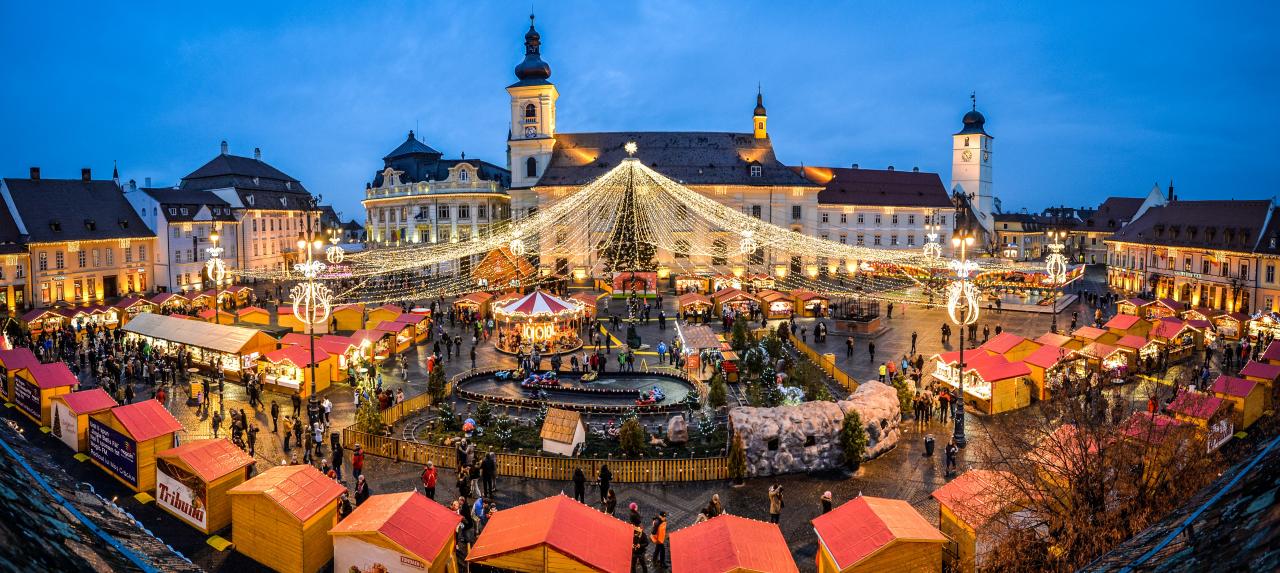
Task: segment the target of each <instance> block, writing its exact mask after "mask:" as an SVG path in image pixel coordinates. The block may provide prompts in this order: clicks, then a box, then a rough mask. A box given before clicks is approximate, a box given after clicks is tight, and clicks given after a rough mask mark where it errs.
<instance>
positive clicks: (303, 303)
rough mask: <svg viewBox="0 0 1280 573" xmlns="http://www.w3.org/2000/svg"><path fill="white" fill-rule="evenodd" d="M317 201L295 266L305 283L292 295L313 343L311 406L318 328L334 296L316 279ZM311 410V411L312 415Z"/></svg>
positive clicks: (318, 268) (320, 245) (311, 207)
mask: <svg viewBox="0 0 1280 573" xmlns="http://www.w3.org/2000/svg"><path fill="white" fill-rule="evenodd" d="M316 203H317V201H316V199H315V198H314V197H311V198H309V200H308V204H307V209H306V210H305V211H304V212H305V213H306V217H307V228H306V234H305V235H303V236H302V237H301V238H299V239H298V260H299V262H298V263H296V264H294V265H293V268H294V270H295V271H298V272H300V273H302V276H303V278H305V279H306V282H302V283H299V284H297V285H294V287H293V289H291V290H290V291H289V294H290V296H291V297H292V298H293V315H294V317H295V318H297V319H298V320H299V321H300V322H302V323H303V324H305V325H307V335H308V338H309V339H310V342H311V366H310V367H311V383H310V392H309V393H308V394H309V395H308V398H307V402H308V406H310V404H314V403H315V402H316V401H317V400H316V325H317V324H324V323H325V321H327V320H328V319H329V311H330V301H331V299H332V297H333V294H332V293H331V292H330V291H329V287H326V286H324V285H323V284H316V277H317V276H319V275H320V273H321V272H323V271H324V269H325V264H324V263H323V262H321V261H319V260H316V258H315V257H314V253H315V252H316V251H319V250H320V249H323V248H324V241H323V240H321V239H319V238H317V237H316V229H314V228H313V227H312V224H311V219H312V213H314V212H316ZM310 409H311V408H310V407H308V411H310Z"/></svg>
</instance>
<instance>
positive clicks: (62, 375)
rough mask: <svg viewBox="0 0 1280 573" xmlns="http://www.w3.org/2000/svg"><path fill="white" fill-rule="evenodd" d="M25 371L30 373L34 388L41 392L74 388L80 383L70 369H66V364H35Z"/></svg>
mask: <svg viewBox="0 0 1280 573" xmlns="http://www.w3.org/2000/svg"><path fill="white" fill-rule="evenodd" d="M27 371H28V372H30V373H31V378H33V379H35V382H36V386H39V387H40V389H41V390H48V389H50V388H62V387H64V386H75V385H76V384H79V383H80V381H79V380H77V379H76V375H75V374H72V373H71V369H70V368H67V363H66V362H49V363H47V364H37V365H33V366H31V367H30V368H28V369H27Z"/></svg>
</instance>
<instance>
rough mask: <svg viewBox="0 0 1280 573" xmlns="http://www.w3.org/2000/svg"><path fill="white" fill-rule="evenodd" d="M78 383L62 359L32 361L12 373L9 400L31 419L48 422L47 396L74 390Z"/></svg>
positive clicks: (49, 398) (48, 403) (42, 424)
mask: <svg viewBox="0 0 1280 573" xmlns="http://www.w3.org/2000/svg"><path fill="white" fill-rule="evenodd" d="M79 384H80V381H79V380H77V379H76V375H75V374H72V373H71V369H70V368H67V364H66V363H65V362H50V363H48V364H32V365H30V366H28V367H26V368H22V369H19V370H17V371H16V372H14V374H13V403H14V404H16V405H17V406H18V411H19V412H22V414H23V415H25V416H26V417H28V418H30V419H31V421H33V422H35V423H37V424H39V425H41V426H48V425H49V423H50V420H52V419H53V415H52V413H51V412H50V411H49V410H50V407H51V406H50V402H49V400H51V399H52V398H53V397H54V396H60V395H62V394H70V393H72V392H74V391H75V389H76V387H77V386H79Z"/></svg>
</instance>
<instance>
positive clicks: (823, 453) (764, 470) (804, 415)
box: [729, 382, 901, 476]
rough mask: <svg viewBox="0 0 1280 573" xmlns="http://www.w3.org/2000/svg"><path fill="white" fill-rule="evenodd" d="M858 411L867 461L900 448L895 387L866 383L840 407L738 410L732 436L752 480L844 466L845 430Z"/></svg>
mask: <svg viewBox="0 0 1280 573" xmlns="http://www.w3.org/2000/svg"><path fill="white" fill-rule="evenodd" d="M851 409H852V410H856V411H857V412H858V414H859V415H860V416H861V417H862V423H863V424H864V425H865V426H866V430H867V452H866V455H865V457H864V459H871V458H874V457H876V456H878V455H880V454H882V453H884V452H886V451H889V450H890V449H893V447H894V446H895V445H897V443H898V438H899V436H900V430H899V428H898V422H899V420H900V419H901V412H900V411H899V406H898V393H897V390H895V389H894V388H893V387H892V386H889V385H886V384H882V383H880V382H866V383H864V384H862V385H860V386H858V389H857V390H855V391H854V393H853V394H852V395H850V396H849V399H848V400H841V401H839V402H804V403H801V404H797V405H794V406H779V407H777V408H752V407H739V408H733V409H732V410H730V411H729V422H730V423H731V424H733V431H734V432H735V434H736V435H737V436H740V437H741V438H742V440H743V445H744V446H746V451H747V474H748V475H750V476H770V475H778V474H785V473H793V472H803V471H813V470H825V469H832V468H836V467H839V466H840V457H841V450H840V427H841V426H842V425H843V424H844V415H845V412H847V411H849V410H851Z"/></svg>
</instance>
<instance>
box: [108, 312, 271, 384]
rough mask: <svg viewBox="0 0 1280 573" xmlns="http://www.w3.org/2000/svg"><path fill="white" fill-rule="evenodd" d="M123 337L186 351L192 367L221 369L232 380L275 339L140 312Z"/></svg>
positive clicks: (254, 331)
mask: <svg viewBox="0 0 1280 573" xmlns="http://www.w3.org/2000/svg"><path fill="white" fill-rule="evenodd" d="M124 331H125V333H126V334H125V340H126V341H130V342H133V341H138V342H143V343H146V344H149V345H151V347H152V349H153V350H155V351H161V352H173V351H176V350H177V349H178V348H179V347H181V348H183V349H184V350H186V352H187V355H188V356H190V357H191V361H192V364H193V365H194V366H197V367H200V368H203V369H206V370H215V369H221V370H222V371H223V372H226V374H227V376H228V377H229V378H232V379H239V378H240V371H241V370H243V369H248V368H253V367H254V363H255V362H256V361H257V359H258V357H259V356H261V355H262V354H263V353H265V352H269V351H271V350H274V349H275V348H276V340H275V339H274V338H272V337H271V336H270V335H269V334H267V333H265V332H263V331H261V330H258V329H255V328H245V327H241V326H232V325H229V324H214V323H211V322H202V321H199V320H184V319H181V318H178V317H176V316H165V315H161V314H140V315H138V316H137V317H135V318H134V319H133V320H131V321H129V324H126V325H125V326H124Z"/></svg>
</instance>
